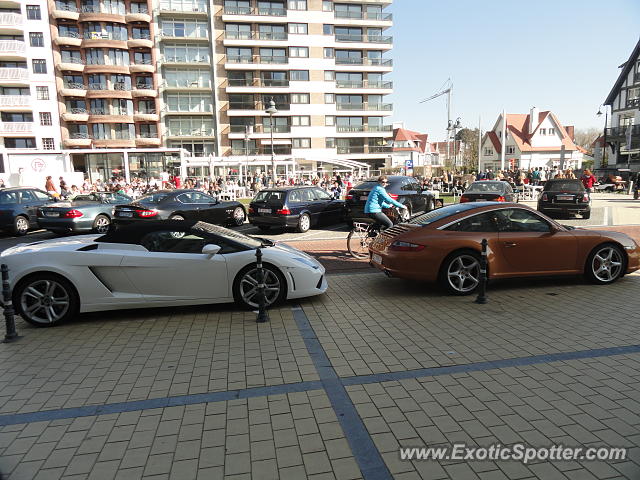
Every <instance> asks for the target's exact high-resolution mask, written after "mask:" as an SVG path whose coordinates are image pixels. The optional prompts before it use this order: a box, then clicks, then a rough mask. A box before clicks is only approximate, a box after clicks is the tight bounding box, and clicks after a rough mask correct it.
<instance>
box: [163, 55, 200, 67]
mask: <svg viewBox="0 0 640 480" xmlns="http://www.w3.org/2000/svg"><path fill="white" fill-rule="evenodd" d="M160 61H161V62H162V63H163V64H165V65H166V64H194V63H198V64H210V63H211V59H210V58H209V57H208V56H206V57H205V56H202V57H198V56H196V57H181V56H180V57H174V56H165V55H163V56H162V57H161V59H160Z"/></svg>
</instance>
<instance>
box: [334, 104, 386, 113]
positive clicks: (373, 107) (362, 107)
mask: <svg viewBox="0 0 640 480" xmlns="http://www.w3.org/2000/svg"><path fill="white" fill-rule="evenodd" d="M336 110H340V111H373V112H390V111H392V110H393V104H392V103H340V102H338V103H336Z"/></svg>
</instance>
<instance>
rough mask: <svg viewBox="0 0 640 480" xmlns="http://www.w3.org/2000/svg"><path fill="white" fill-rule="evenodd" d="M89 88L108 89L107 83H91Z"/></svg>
mask: <svg viewBox="0 0 640 480" xmlns="http://www.w3.org/2000/svg"><path fill="white" fill-rule="evenodd" d="M89 90H107V84H106V83H89Z"/></svg>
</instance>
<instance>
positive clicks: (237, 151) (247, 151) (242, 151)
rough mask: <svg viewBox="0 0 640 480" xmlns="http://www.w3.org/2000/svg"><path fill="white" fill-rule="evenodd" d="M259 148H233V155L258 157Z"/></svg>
mask: <svg viewBox="0 0 640 480" xmlns="http://www.w3.org/2000/svg"><path fill="white" fill-rule="evenodd" d="M259 151H260V150H258V149H257V148H231V155H258V152H259Z"/></svg>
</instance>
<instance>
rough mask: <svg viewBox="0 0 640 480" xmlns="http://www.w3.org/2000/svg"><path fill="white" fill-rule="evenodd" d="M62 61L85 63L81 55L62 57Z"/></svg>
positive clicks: (76, 63)
mask: <svg viewBox="0 0 640 480" xmlns="http://www.w3.org/2000/svg"><path fill="white" fill-rule="evenodd" d="M60 63H73V64H75V65H84V64H85V63H84V61H83V60H82V58H80V57H62V58H61V59H60Z"/></svg>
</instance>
